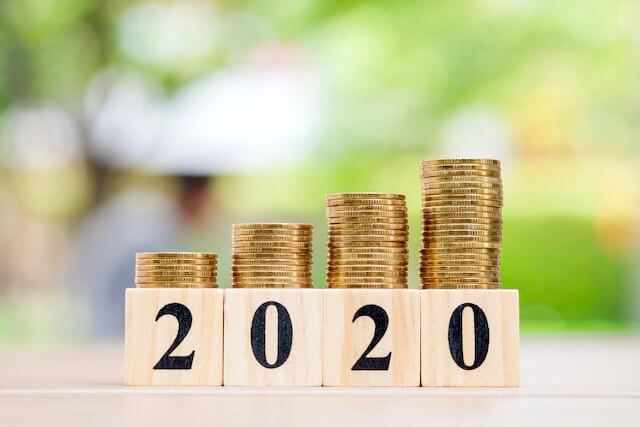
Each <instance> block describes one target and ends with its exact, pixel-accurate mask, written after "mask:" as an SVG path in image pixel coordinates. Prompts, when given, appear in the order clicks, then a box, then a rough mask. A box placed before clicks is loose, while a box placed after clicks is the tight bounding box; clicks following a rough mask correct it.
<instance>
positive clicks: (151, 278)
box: [135, 273, 216, 283]
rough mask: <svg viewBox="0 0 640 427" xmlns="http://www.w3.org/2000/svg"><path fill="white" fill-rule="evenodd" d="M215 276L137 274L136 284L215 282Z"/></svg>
mask: <svg viewBox="0 0 640 427" xmlns="http://www.w3.org/2000/svg"><path fill="white" fill-rule="evenodd" d="M215 279H216V276H215V275H207V276H194V275H190V274H175V273H174V274H171V275H168V274H159V275H138V274H136V276H135V280H136V282H138V281H140V282H185V283H202V282H211V281H212V280H215Z"/></svg>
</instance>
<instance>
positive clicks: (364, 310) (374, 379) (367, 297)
mask: <svg viewBox="0 0 640 427" xmlns="http://www.w3.org/2000/svg"><path fill="white" fill-rule="evenodd" d="M322 383H323V385H325V386H396V387H408V386H419V385H420V291H416V290H409V289H328V290H325V291H324V351H323V381H322Z"/></svg>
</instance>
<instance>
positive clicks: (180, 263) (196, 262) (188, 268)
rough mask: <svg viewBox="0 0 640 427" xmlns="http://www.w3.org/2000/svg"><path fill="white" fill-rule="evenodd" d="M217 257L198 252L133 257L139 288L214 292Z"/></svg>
mask: <svg viewBox="0 0 640 427" xmlns="http://www.w3.org/2000/svg"><path fill="white" fill-rule="evenodd" d="M217 272H218V256H217V255H216V254H212V253H199V252H141V253H137V254H136V278H135V282H136V287H138V288H216V287H217V286H218V283H217Z"/></svg>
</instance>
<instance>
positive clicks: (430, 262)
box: [420, 256, 500, 268]
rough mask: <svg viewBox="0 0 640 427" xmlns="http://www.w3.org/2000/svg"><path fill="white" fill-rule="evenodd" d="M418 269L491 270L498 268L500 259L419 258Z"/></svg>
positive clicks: (484, 257)
mask: <svg viewBox="0 0 640 427" xmlns="http://www.w3.org/2000/svg"><path fill="white" fill-rule="evenodd" d="M420 260H421V261H420V268H431V267H434V268H438V267H451V266H460V267H472V266H486V267H493V268H500V258H492V257H486V256H480V258H438V257H433V258H425V257H421V258H420Z"/></svg>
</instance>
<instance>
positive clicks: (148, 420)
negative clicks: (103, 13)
mask: <svg viewBox="0 0 640 427" xmlns="http://www.w3.org/2000/svg"><path fill="white" fill-rule="evenodd" d="M639 362H640V337H639V336H635V337H588V338H587V337H584V338H582V337H570V338H565V337H555V338H544V339H541V338H540V339H539V338H528V339H526V338H525V339H523V342H522V386H521V387H520V388H519V389H425V388H404V389H397V388H375V389H364V388H359V389H353V388H351V389H341V388H278V389H275V388H271V389H248V388H231V387H220V388H180V389H178V388H154V389H147V388H125V387H123V386H122V348H121V347H120V346H119V345H114V344H112V345H106V344H103V345H93V346H84V347H72V348H55V349H35V348H19V349H18V348H16V349H11V348H9V349H6V348H5V349H0V426H14V425H15V426H24V425H40V426H48V427H55V426H68V427H72V426H83V427H84V426H121V425H132V426H133V425H135V426H152V425H153V426H158V425H173V426H179V427H184V426H187V425H203V426H208V427H218V426H222V425H257V426H269V425H278V426H284V425H295V426H299V427H302V426H316V425H318V426H319V425H322V426H334V425H352V426H361V425H389V426H394V427H396V426H404V425H424V426H430V425H442V424H455V425H458V426H459V425H463V424H467V425H469V426H474V427H475V426H483V425H487V426H502V425H505V426H510V427H513V426H536V427H541V426H543V425H548V426H559V425H562V427H568V426H573V425H575V426H602V425H605V424H606V425H610V426H613V425H616V424H618V425H640V421H639V420H640V367H639ZM561 423H562V424H561Z"/></svg>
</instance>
